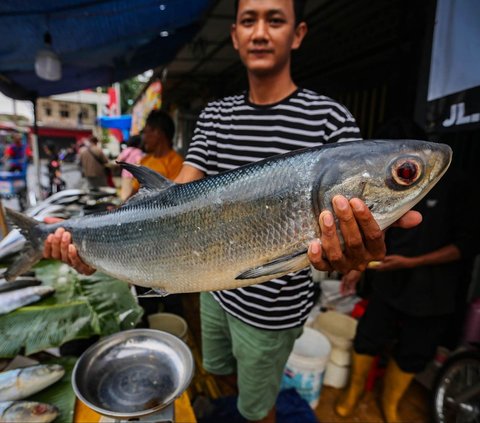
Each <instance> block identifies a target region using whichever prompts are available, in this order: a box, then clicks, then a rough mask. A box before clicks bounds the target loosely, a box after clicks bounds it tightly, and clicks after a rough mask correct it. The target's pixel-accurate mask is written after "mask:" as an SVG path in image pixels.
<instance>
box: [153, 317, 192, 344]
mask: <svg viewBox="0 0 480 423" xmlns="http://www.w3.org/2000/svg"><path fill="white" fill-rule="evenodd" d="M147 319H148V325H149V327H150V328H151V329H158V330H163V331H164V332H168V333H171V334H172V335H175V336H177V337H178V338H180V339H181V340H183V341H186V340H187V332H188V325H187V322H186V321H185V319H184V318H183V317H181V316H178V315H177V314H173V313H155V314H150V315H149V316H148V317H147Z"/></svg>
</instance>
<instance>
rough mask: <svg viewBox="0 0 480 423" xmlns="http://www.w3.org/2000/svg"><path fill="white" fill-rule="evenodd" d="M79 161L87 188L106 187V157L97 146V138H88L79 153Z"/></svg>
mask: <svg viewBox="0 0 480 423" xmlns="http://www.w3.org/2000/svg"><path fill="white" fill-rule="evenodd" d="M79 161H80V165H81V167H82V174H83V176H84V177H85V178H86V180H87V184H88V187H89V188H98V187H105V186H108V181H107V174H106V170H105V169H106V168H105V165H106V164H107V163H108V159H107V157H105V154H103V151H102V148H101V146H100V145H98V138H97V137H95V136H92V137H90V139H89V140H88V141H86V142H85V144H84V146H83V147H81V148H80V151H79Z"/></svg>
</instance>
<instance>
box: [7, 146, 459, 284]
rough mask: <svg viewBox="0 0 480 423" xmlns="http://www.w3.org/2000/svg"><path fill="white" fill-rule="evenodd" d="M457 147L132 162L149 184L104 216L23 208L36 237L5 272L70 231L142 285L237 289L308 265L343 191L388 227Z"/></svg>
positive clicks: (118, 274)
mask: <svg viewBox="0 0 480 423" xmlns="http://www.w3.org/2000/svg"><path fill="white" fill-rule="evenodd" d="M451 158H452V151H451V149H450V147H448V146H447V145H444V144H440V143H432V142H427V141H417V140H366V141H355V142H345V143H335V144H329V145H325V146H320V147H315V148H309V149H303V150H298V151H295V152H292V153H288V154H284V155H278V156H274V157H270V158H268V159H266V160H262V161H259V162H255V163H252V164H249V165H246V166H242V167H239V168H237V169H234V170H231V171H227V172H223V173H220V174H218V175H215V176H211V177H208V178H204V179H201V180H198V181H194V182H191V183H187V184H174V183H172V182H171V181H169V180H167V179H165V178H164V177H162V176H161V175H159V174H158V173H156V172H154V171H152V170H150V169H147V168H144V167H141V166H135V165H129V164H122V166H123V167H124V168H125V169H127V170H128V171H129V172H131V173H132V174H133V175H134V176H135V177H136V178H137V179H138V180H139V182H140V184H141V189H140V191H139V193H138V194H137V195H135V196H134V197H132V198H131V199H130V200H129V201H128V202H126V203H125V204H124V205H123V206H121V207H119V208H117V209H115V210H113V211H111V212H105V213H97V214H90V215H88V216H83V217H77V218H72V219H69V220H65V221H63V222H60V223H57V224H53V225H46V224H43V223H39V222H37V221H36V220H35V219H32V218H31V217H28V216H25V215H22V214H20V213H18V212H15V211H13V210H9V209H7V210H6V214H7V217H8V219H9V220H10V222H12V223H13V224H14V225H15V226H17V227H18V228H19V230H20V231H21V234H22V235H23V236H24V237H25V238H26V239H27V240H28V242H27V243H26V244H25V248H24V250H23V252H22V253H20V254H18V255H17V256H16V259H15V260H14V261H13V263H12V264H11V266H10V267H9V268H8V270H7V271H6V272H5V277H6V279H11V278H14V277H15V276H17V275H19V274H21V273H23V272H25V271H26V270H28V269H29V268H30V267H31V266H32V265H34V264H35V263H36V262H37V261H39V260H40V259H41V258H42V254H43V243H44V241H45V239H46V237H47V236H48V234H50V233H53V232H54V231H55V230H56V229H57V228H59V227H64V228H65V229H66V230H67V231H69V232H71V234H72V242H73V244H74V245H75V246H76V248H77V250H78V253H79V255H80V257H81V258H82V259H83V261H84V262H85V263H87V264H89V265H91V266H93V267H95V268H96V269H98V270H99V271H102V272H104V273H106V274H108V275H111V276H113V277H115V278H118V279H121V280H124V281H127V282H129V283H132V284H135V285H141V286H145V287H151V288H153V289H154V290H155V291H157V292H159V293H162V294H166V293H181V292H198V291H214V290H220V289H233V288H239V287H242V286H246V285H252V284H256V283H261V282H265V281H268V280H271V279H273V278H275V277H279V276H281V275H284V274H286V273H289V272H294V271H297V270H300V269H302V268H305V267H307V266H308V265H309V261H308V257H307V248H308V245H309V243H310V242H311V241H312V240H313V239H315V238H319V237H320V229H319V225H318V216H319V214H320V212H321V211H322V210H324V209H331V202H332V198H333V197H334V196H335V195H337V194H341V195H344V196H345V197H347V198H353V197H357V198H360V199H362V200H363V201H364V202H365V203H366V205H367V206H368V207H369V208H370V209H371V211H372V213H373V216H374V218H375V219H376V221H377V222H378V224H379V225H380V227H381V228H382V229H384V228H386V227H388V226H389V225H391V224H392V223H393V222H395V221H396V220H397V219H399V218H400V217H401V216H402V215H403V214H405V213H406V212H407V211H408V210H409V209H411V208H412V207H413V206H414V205H415V204H416V203H417V202H418V201H420V200H421V199H422V198H423V197H424V196H425V195H426V193H427V192H428V191H429V190H430V189H431V188H432V187H433V186H434V185H435V184H436V183H437V182H438V180H439V179H440V178H441V177H442V175H443V174H444V173H445V171H446V170H447V168H448V166H449V164H450V161H451Z"/></svg>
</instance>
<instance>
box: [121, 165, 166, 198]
mask: <svg viewBox="0 0 480 423" xmlns="http://www.w3.org/2000/svg"><path fill="white" fill-rule="evenodd" d="M117 164H119V165H120V166H121V167H122V169H125V170H128V171H129V172H130V173H131V174H132V175H133V176H134V177H135V178H137V179H138V182H139V183H140V191H139V192H141V193H144V194H145V193H146V192H145V191H149V192H151V191H163V190H164V189H167V188H170V187H171V186H172V185H175V184H174V183H173V182H172V181H170V180H169V179H167V178H165V176H163V175H161V174H160V173H158V172H155V171H154V170H152V169H150V168H148V167H145V166H141V165H136V164H130V163H126V162H117Z"/></svg>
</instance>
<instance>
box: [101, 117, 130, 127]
mask: <svg viewBox="0 0 480 423" xmlns="http://www.w3.org/2000/svg"><path fill="white" fill-rule="evenodd" d="M97 123H98V125H99V126H101V127H102V128H111V129H121V130H130V128H131V126H132V115H121V116H101V117H99V118H98V119H97Z"/></svg>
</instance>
